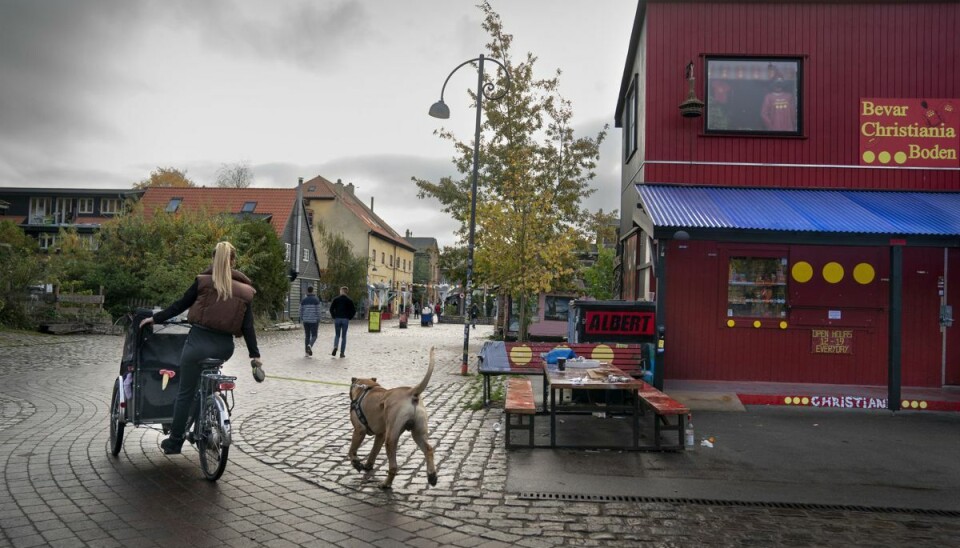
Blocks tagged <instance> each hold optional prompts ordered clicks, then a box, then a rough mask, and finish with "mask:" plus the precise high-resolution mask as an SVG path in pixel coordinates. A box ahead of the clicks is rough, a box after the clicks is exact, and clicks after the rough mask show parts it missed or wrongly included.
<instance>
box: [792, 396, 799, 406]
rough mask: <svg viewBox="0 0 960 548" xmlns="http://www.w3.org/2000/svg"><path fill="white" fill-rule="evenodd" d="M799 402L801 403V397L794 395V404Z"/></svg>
mask: <svg viewBox="0 0 960 548" xmlns="http://www.w3.org/2000/svg"><path fill="white" fill-rule="evenodd" d="M798 403H800V398H799V397H797V396H794V397H793V404H794V405H797V404H798Z"/></svg>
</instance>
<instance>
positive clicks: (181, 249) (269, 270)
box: [89, 205, 290, 317]
mask: <svg viewBox="0 0 960 548" xmlns="http://www.w3.org/2000/svg"><path fill="white" fill-rule="evenodd" d="M100 237H101V243H100V248H99V249H98V250H97V259H98V260H97V262H96V267H95V268H94V270H93V271H92V272H91V273H90V277H89V279H90V280H91V283H95V284H98V285H102V286H104V288H105V294H106V302H107V306H108V309H109V310H110V312H111V313H112V314H113V315H114V317H118V316H120V315H122V314H124V313H125V312H127V311H128V310H129V307H130V304H131V302H145V303H146V304H148V305H157V306H167V305H169V304H170V303H172V302H174V301H175V300H177V299H179V298H180V297H181V296H182V295H183V293H184V291H186V289H187V288H188V287H189V286H190V284H192V283H193V281H194V279H195V277H196V275H197V274H198V273H200V272H201V271H203V270H205V269H206V268H207V267H209V266H210V262H211V259H212V257H213V249H214V246H215V245H216V244H217V242H219V241H222V240H227V241H230V242H232V243H233V244H234V245H235V246H236V248H237V268H238V269H239V270H240V271H242V272H244V273H245V274H247V275H248V276H250V279H251V280H252V281H253V285H254V287H255V288H256V289H257V295H256V296H255V297H254V301H253V309H254V312H255V313H257V314H258V315H260V316H275V315H276V314H277V311H278V310H282V309H283V304H284V302H283V299H284V298H285V296H286V293H287V291H288V289H289V283H290V282H289V280H288V279H287V277H286V272H287V270H286V268H285V266H284V255H285V250H284V246H283V244H282V243H281V242H280V239H279V238H278V237H277V235H276V232H275V231H274V230H273V228H272V227H271V226H270V225H269V224H268V223H265V222H263V221H254V220H250V221H243V222H240V221H236V220H234V219H233V218H232V217H229V216H224V215H210V214H208V213H207V212H206V211H203V210H198V211H182V212H178V213H177V214H176V215H171V214H165V213H160V214H157V215H154V216H153V217H152V218H151V219H150V220H149V221H148V220H146V219H145V218H144V216H143V214H142V208H141V207H140V206H139V205H138V207H136V208H134V210H133V211H131V212H129V213H127V214H124V215H120V216H118V217H117V218H115V219H112V220H110V221H107V222H106V223H104V224H103V225H102V226H101V231H100Z"/></svg>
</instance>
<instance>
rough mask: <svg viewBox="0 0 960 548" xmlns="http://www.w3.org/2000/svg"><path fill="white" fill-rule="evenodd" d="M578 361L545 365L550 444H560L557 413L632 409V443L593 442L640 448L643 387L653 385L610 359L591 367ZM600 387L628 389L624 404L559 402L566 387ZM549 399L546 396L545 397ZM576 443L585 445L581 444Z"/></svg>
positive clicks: (621, 390)
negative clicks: (627, 444)
mask: <svg viewBox="0 0 960 548" xmlns="http://www.w3.org/2000/svg"><path fill="white" fill-rule="evenodd" d="M577 365H578V364H577V363H576V362H567V364H566V369H565V370H564V371H560V370H559V369H557V367H556V366H549V367H544V368H543V382H544V389H545V390H548V391H549V392H550V403H549V413H550V447H553V448H556V447H557V414H562V413H584V412H590V413H593V412H601V411H602V412H604V413H628V414H629V415H630V418H631V425H632V427H633V436H632V443H631V444H630V445H629V446H626V445H622V444H621V445H610V446H593V447H591V448H593V449H640V448H641V447H640V398H639V397H638V394H639V392H640V391H642V390H645V389H647V388H652V387H650V385H648V384H647V383H645V382H643V381H642V380H639V379H634V378H633V377H631V376H630V375H629V374H627V373H626V372H624V371H623V370H621V369H619V368H617V367H614V366H612V365H609V364H606V363H602V362H601V363H600V364H599V366H593V367H589V368H585V367H577ZM573 389H578V390H598V391H613V392H626V394H624V395H625V396H626V397H624V398H623V400H624V402H626V403H624V404H622V405H602V406H601V405H598V404H592V403H590V404H572V405H567V404H564V405H558V404H557V397H556V396H557V392H560V391H562V390H573ZM544 401H545V402H546V400H544ZM574 447H578V448H583V447H584V446H581V445H577V446H574Z"/></svg>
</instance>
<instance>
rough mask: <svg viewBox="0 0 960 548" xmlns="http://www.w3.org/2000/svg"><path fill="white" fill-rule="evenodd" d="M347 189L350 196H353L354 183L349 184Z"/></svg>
mask: <svg viewBox="0 0 960 548" xmlns="http://www.w3.org/2000/svg"><path fill="white" fill-rule="evenodd" d="M346 188H347V192H349V193H350V195H351V196H353V183H347V187H346Z"/></svg>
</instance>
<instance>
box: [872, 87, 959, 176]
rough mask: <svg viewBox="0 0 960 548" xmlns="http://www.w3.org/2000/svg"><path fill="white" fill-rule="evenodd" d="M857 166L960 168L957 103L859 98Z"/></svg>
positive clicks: (956, 101) (944, 100)
mask: <svg viewBox="0 0 960 548" xmlns="http://www.w3.org/2000/svg"><path fill="white" fill-rule="evenodd" d="M860 165H875V166H883V165H886V166H912V167H960V100H958V99H863V98H861V99H860Z"/></svg>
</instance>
